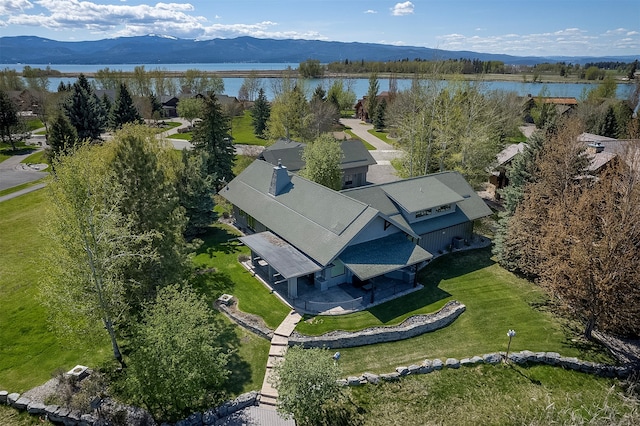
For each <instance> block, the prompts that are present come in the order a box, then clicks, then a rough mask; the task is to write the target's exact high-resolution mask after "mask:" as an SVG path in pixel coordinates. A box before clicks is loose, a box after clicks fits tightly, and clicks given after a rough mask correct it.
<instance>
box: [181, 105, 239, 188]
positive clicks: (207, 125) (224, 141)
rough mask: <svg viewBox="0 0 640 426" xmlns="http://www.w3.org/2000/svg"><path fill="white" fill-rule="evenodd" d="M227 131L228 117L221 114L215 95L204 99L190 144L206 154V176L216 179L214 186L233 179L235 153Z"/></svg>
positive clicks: (228, 125) (228, 126) (228, 127)
mask: <svg viewBox="0 0 640 426" xmlns="http://www.w3.org/2000/svg"><path fill="white" fill-rule="evenodd" d="M229 129H230V124H229V117H227V116H226V115H225V114H224V113H223V112H222V107H221V106H220V103H219V102H218V99H217V98H216V96H215V94H213V95H211V96H208V97H206V98H204V114H203V117H202V121H200V122H199V123H198V124H197V125H196V128H195V130H194V132H193V139H192V140H191V143H192V144H193V146H194V148H195V149H196V150H198V151H202V152H205V153H206V154H207V158H206V159H207V164H206V166H207V167H206V168H207V174H209V175H210V176H212V177H213V179H216V182H217V183H216V186H220V185H221V182H229V181H231V179H233V163H234V161H235V153H234V148H233V143H232V141H231V137H230V136H229Z"/></svg>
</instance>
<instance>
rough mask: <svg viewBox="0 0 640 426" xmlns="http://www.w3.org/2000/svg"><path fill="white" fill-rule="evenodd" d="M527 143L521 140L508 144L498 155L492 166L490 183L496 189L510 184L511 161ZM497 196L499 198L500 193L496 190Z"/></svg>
mask: <svg viewBox="0 0 640 426" xmlns="http://www.w3.org/2000/svg"><path fill="white" fill-rule="evenodd" d="M525 146H527V144H526V143H524V142H520V143H516V144H512V145H509V146H507V147H506V148H505V149H503V150H502V151H500V152H499V153H498V155H497V156H496V161H495V162H494V163H493V165H492V166H491V168H490V173H491V174H490V176H489V183H490V184H492V185H494V186H495V189H496V190H497V189H502V188H504V187H505V186H507V185H509V176H508V168H509V167H510V166H511V162H512V161H513V159H514V158H515V156H516V155H518V154H520V153H521V152H522V151H524V148H525ZM496 198H499V193H498V192H496Z"/></svg>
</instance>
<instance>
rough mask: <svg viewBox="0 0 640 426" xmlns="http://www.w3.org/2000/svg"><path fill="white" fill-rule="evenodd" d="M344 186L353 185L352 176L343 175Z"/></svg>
mask: <svg viewBox="0 0 640 426" xmlns="http://www.w3.org/2000/svg"><path fill="white" fill-rule="evenodd" d="M344 185H345V186H348V185H353V175H344Z"/></svg>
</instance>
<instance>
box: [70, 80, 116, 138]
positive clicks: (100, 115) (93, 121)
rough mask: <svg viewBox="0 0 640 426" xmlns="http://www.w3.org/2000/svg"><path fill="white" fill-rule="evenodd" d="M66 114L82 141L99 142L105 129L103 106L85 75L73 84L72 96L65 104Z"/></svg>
mask: <svg viewBox="0 0 640 426" xmlns="http://www.w3.org/2000/svg"><path fill="white" fill-rule="evenodd" d="M64 110H65V114H66V115H67V118H69V121H70V122H71V125H72V126H73V127H75V129H76V132H77V133H78V138H79V139H80V140H89V141H93V140H98V139H100V134H101V133H102V131H103V130H104V127H105V121H106V117H105V113H104V109H103V107H102V104H101V102H100V100H99V99H98V97H97V96H96V94H95V92H94V91H93V89H92V88H91V86H90V85H89V82H88V80H87V78H86V77H85V76H84V74H80V76H79V77H78V81H76V82H75V83H74V84H73V90H72V93H71V96H70V97H69V99H68V100H67V102H66V103H65V104H64Z"/></svg>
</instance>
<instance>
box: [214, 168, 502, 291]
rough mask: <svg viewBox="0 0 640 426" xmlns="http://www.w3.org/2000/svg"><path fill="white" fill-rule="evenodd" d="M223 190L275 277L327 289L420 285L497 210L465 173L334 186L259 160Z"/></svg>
mask: <svg viewBox="0 0 640 426" xmlns="http://www.w3.org/2000/svg"><path fill="white" fill-rule="evenodd" d="M219 194H220V195H221V196H222V197H224V198H225V199H227V200H228V201H229V202H230V203H231V204H233V215H234V221H235V224H236V226H237V227H238V228H240V229H241V230H243V231H245V233H247V234H249V235H247V236H244V237H241V238H240V241H242V242H243V243H244V244H245V245H246V246H248V247H249V248H250V249H251V262H252V264H253V265H254V266H255V267H260V268H264V269H265V270H266V271H267V276H268V280H269V281H271V283H274V284H277V283H284V282H286V283H287V286H288V288H287V290H288V296H289V297H290V298H292V299H295V298H296V297H297V295H298V281H299V279H303V278H304V281H305V282H309V283H312V284H313V286H315V287H316V288H317V289H319V290H326V289H328V288H330V287H333V286H337V285H340V284H343V283H353V284H358V283H364V282H367V280H370V279H373V278H376V277H381V276H385V277H391V278H394V279H398V280H401V281H403V282H405V283H414V282H415V276H416V272H417V269H418V268H419V266H420V265H424V264H425V263H426V262H428V261H429V260H431V259H432V258H433V253H434V252H438V251H440V252H443V251H444V250H447V249H448V248H450V247H452V246H453V247H457V248H459V247H461V245H462V244H464V241H465V240H469V239H471V237H472V235H473V222H474V221H475V220H476V219H479V218H482V217H485V216H488V215H490V214H491V210H490V209H489V208H488V207H487V206H486V204H485V203H484V202H483V201H482V199H481V198H480V197H479V196H478V195H477V194H476V193H475V192H474V191H473V189H472V188H471V186H470V185H469V184H468V183H467V182H466V181H465V180H464V178H463V177H462V176H461V175H460V174H459V173H457V172H443V173H437V174H433V175H427V176H421V177H416V178H412V179H406V180H403V181H397V182H391V183H386V184H379V185H369V186H364V187H360V188H354V189H350V190H345V191H334V190H332V189H329V188H326V187H324V186H322V185H319V184H316V183H314V182H311V181H309V180H307V179H304V178H302V177H300V176H298V175H296V174H292V173H290V172H289V171H288V170H287V168H286V167H285V166H284V165H282V164H278V165H276V166H274V165H272V164H270V163H268V162H266V161H262V160H256V161H254V162H253V163H252V164H251V165H249V167H247V168H246V169H245V170H244V171H243V172H242V173H240V174H239V175H238V176H237V177H236V178H235V179H233V180H232V181H231V182H229V183H228V184H227V185H226V186H225V187H224V188H223V189H222V190H220V192H219Z"/></svg>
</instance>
